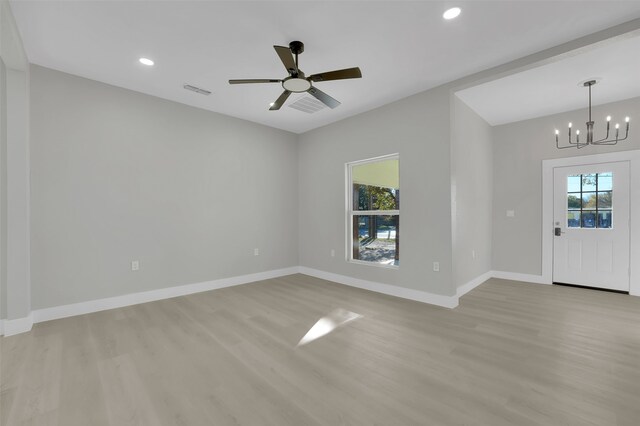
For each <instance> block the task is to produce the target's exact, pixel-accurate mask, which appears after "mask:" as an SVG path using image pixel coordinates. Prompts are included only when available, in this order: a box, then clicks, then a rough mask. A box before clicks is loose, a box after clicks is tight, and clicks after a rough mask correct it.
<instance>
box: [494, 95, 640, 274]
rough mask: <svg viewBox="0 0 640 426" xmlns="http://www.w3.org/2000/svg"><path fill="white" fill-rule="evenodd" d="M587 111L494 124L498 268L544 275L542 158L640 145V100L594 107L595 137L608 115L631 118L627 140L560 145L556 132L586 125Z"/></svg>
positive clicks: (496, 254) (582, 127)
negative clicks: (510, 212) (511, 213)
mask: <svg viewBox="0 0 640 426" xmlns="http://www.w3.org/2000/svg"><path fill="white" fill-rule="evenodd" d="M586 114H587V111H586V108H583V109H580V110H577V111H571V112H567V113H562V114H556V115H551V116H547V117H542V118H536V119H532V120H525V121H520V122H517V123H511V124H506V125H503V126H496V127H494V145H493V164H494V176H493V178H494V192H493V194H494V214H493V269H494V270H497V271H507V272H517V273H523V274H534V275H540V274H541V273H542V229H541V227H542V225H541V215H542V160H545V159H552V158H564V157H575V156H579V155H589V154H598V153H605V152H613V151H623V150H629V149H640V134H639V130H640V129H639V128H638V124H640V98H633V99H629V100H626V101H621V102H616V103H612V104H607V105H602V106H598V107H594V108H593V118H594V120H595V122H596V136H598V135H599V134H600V133H601V132H603V131H604V125H605V117H606V116H607V115H611V116H612V117H613V122H615V121H616V120H618V121H619V122H620V123H621V125H622V123H623V121H624V117H625V116H627V115H628V116H630V117H631V119H632V122H631V133H630V137H629V139H627V140H626V141H624V142H620V143H619V144H618V145H615V146H602V147H594V146H590V147H588V148H585V149H581V150H576V149H565V150H558V149H556V147H555V135H554V130H555V129H559V130H561V132H563V133H564V132H565V130H566V128H567V124H568V123H569V122H573V123H574V128H576V129H584V128H585V125H584V122H585V121H587V120H586V119H587V115H586ZM583 132H584V130H583ZM562 136H564V134H563V135H562ZM507 210H515V217H512V218H509V217H506V211H507Z"/></svg>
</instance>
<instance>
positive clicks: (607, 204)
mask: <svg viewBox="0 0 640 426" xmlns="http://www.w3.org/2000/svg"><path fill="white" fill-rule="evenodd" d="M553 194H554V196H553V198H554V202H553V210H554V218H553V222H554V225H555V229H554V237H553V238H554V240H553V242H554V243H553V281H554V282H556V283H564V284H575V285H582V286H588V287H598V288H605V289H611V290H620V291H629V162H628V161H621V162H615V163H601V164H589V165H582V166H571V167H557V168H555V169H554V190H553Z"/></svg>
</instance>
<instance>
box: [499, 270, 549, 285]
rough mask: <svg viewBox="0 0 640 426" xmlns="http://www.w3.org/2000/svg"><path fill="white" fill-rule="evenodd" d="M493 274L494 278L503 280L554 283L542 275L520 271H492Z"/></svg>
mask: <svg viewBox="0 0 640 426" xmlns="http://www.w3.org/2000/svg"><path fill="white" fill-rule="evenodd" d="M491 276H492V277H493V278H500V279H502V280H511V281H522V282H526V283H534V284H549V285H551V284H552V283H551V281H548V280H547V279H546V278H545V277H544V276H542V275H533V274H521V273H518V272H506V271H491Z"/></svg>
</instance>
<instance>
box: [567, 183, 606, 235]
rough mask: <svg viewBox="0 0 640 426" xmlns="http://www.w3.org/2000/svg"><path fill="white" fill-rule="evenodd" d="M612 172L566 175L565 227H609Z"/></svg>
mask: <svg viewBox="0 0 640 426" xmlns="http://www.w3.org/2000/svg"><path fill="white" fill-rule="evenodd" d="M612 192H613V173H611V172H607V173H591V174H584V175H572V176H568V177H567V227H568V228H611V226H612V223H613V200H612Z"/></svg>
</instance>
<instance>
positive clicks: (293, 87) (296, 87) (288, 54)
mask: <svg viewBox="0 0 640 426" xmlns="http://www.w3.org/2000/svg"><path fill="white" fill-rule="evenodd" d="M273 48H274V49H275V50H276V53H277V54H278V56H279V57H280V60H281V61H282V63H283V64H284V67H285V68H286V69H287V72H288V73H289V76H288V77H286V78H284V79H282V80H278V79H253V80H229V84H246V83H281V84H282V87H283V88H284V92H282V94H281V95H280V97H279V98H278V99H276V101H275V102H274V103H272V104H271V108H269V110H270V111H275V110H279V109H280V107H281V106H282V105H283V104H284V103H285V101H286V100H287V98H288V97H289V95H291V94H292V93H303V92H307V93H309V94H310V95H311V96H313V97H315V98H316V99H318V100H319V101H320V102H322V103H323V104H325V105H326V106H328V107H329V108H335V107H337V106H338V105H340V102H338V101H337V100H336V99H334V98H332V97H331V96H329V95H327V94H326V93H324V92H323V91H322V90H320V89H318V88H316V87H314V86H313V83H317V82H320V81H329V80H344V79H347V78H361V77H362V73H361V72H360V68H358V67H355V68H346V69H343V70H336V71H328V72H322V73H319V74H313V75H310V76H309V77H305V74H304V73H303V72H302V70H301V69H300V68H298V55H299V54H301V53H302V52H304V43H302V42H301V41H292V42H291V43H289V47H286V46H273ZM294 55H295V57H294Z"/></svg>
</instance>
